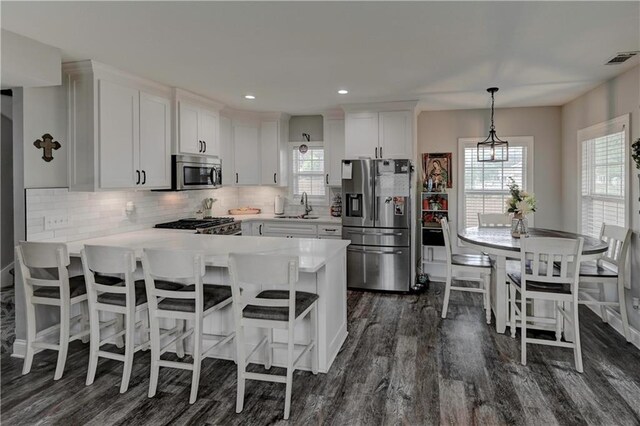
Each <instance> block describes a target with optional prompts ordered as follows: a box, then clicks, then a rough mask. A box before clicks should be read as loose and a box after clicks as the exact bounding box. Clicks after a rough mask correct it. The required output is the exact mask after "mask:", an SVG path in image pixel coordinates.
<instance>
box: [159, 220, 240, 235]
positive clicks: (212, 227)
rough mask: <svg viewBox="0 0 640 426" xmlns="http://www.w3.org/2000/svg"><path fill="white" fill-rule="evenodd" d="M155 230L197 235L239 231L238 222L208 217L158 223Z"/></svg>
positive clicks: (226, 233)
mask: <svg viewBox="0 0 640 426" xmlns="http://www.w3.org/2000/svg"><path fill="white" fill-rule="evenodd" d="M155 227H156V228H163V229H182V230H192V231H198V233H206V234H219V235H229V234H237V233H238V232H239V231H240V222H239V221H235V220H234V219H232V218H230V217H208V218H205V219H191V218H189V219H180V220H176V221H174V222H166V223H159V224H157V225H156V226H155Z"/></svg>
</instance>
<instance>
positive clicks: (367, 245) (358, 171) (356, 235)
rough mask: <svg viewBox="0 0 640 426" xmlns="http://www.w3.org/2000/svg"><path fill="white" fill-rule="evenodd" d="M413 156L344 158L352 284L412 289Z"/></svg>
mask: <svg viewBox="0 0 640 426" xmlns="http://www.w3.org/2000/svg"><path fill="white" fill-rule="evenodd" d="M411 173H412V164H411V161H410V160H371V159H362V160H343V162H342V200H343V201H342V202H343V208H342V238H343V239H345V240H351V244H350V245H349V247H347V286H348V287H350V288H359V289H367V290H386V291H409V289H410V288H411V284H412V283H411V279H412V275H413V274H412V273H411V267H412V253H411V251H412V244H411V235H412V227H413V223H412V222H413V221H412V210H413V205H412V201H411V193H412V189H411V182H412V179H411Z"/></svg>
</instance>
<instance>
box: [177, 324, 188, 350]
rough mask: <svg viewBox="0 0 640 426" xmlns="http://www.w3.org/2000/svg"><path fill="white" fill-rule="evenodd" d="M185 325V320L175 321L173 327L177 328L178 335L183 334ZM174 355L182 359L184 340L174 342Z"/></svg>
mask: <svg viewBox="0 0 640 426" xmlns="http://www.w3.org/2000/svg"><path fill="white" fill-rule="evenodd" d="M186 323H187V321H185V320H181V319H177V320H176V325H175V326H176V327H178V333H180V334H182V333H184V330H185V324H186ZM176 354H177V355H178V358H180V359H182V358H184V338H182V339H178V340H176Z"/></svg>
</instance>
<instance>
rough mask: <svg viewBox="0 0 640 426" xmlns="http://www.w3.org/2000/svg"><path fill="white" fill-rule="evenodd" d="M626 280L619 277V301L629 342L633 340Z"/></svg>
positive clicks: (624, 330)
mask: <svg viewBox="0 0 640 426" xmlns="http://www.w3.org/2000/svg"><path fill="white" fill-rule="evenodd" d="M624 290H625V287H624V282H623V281H622V277H619V278H618V303H619V304H620V318H621V319H622V331H623V332H624V338H625V339H626V340H627V342H630V341H631V331H630V330H629V317H628V316H627V304H626V302H625V297H624Z"/></svg>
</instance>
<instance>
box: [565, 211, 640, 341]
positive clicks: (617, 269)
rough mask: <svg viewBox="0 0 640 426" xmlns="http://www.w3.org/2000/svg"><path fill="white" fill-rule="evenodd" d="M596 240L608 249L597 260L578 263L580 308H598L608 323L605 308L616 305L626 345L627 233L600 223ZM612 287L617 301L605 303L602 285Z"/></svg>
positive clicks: (629, 233)
mask: <svg viewBox="0 0 640 426" xmlns="http://www.w3.org/2000/svg"><path fill="white" fill-rule="evenodd" d="M600 239H601V240H604V241H606V242H607V243H608V244H609V249H608V250H607V252H606V253H605V255H604V256H603V257H602V258H600V259H598V260H597V261H588V262H582V263H581V264H580V284H581V285H580V292H579V296H580V300H579V301H578V303H579V304H581V305H596V306H598V305H599V306H600V313H601V316H602V321H604V322H605V323H606V322H608V318H607V307H610V306H618V307H619V309H620V319H621V320H622V331H623V333H624V338H625V339H626V340H627V342H630V341H631V332H630V330H629V317H628V315H627V305H626V303H625V297H624V296H625V282H624V270H625V266H626V262H627V253H628V251H629V244H630V243H631V230H630V229H628V228H623V227H621V226H614V225H607V224H605V223H603V224H602V228H600ZM583 283H594V284H598V288H597V289H595V288H586V287H583V286H582V284H583ZM605 284H606V285H611V286H616V287H617V290H618V300H617V301H611V302H608V301H607V300H606V299H605V294H604V286H605Z"/></svg>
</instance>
